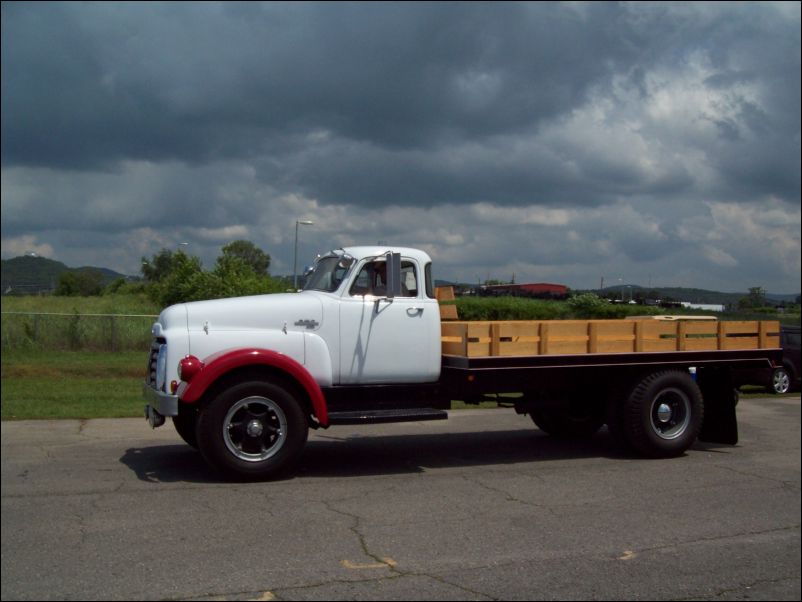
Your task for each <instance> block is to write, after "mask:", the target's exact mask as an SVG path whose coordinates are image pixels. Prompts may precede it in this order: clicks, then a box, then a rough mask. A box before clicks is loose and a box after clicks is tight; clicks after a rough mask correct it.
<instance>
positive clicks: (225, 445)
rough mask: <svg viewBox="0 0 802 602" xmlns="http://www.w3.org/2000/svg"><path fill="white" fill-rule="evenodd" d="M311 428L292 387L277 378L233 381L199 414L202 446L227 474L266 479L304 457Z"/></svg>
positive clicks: (280, 472)
mask: <svg viewBox="0 0 802 602" xmlns="http://www.w3.org/2000/svg"><path fill="white" fill-rule="evenodd" d="M308 433H309V427H308V424H307V420H306V416H305V414H304V412H303V410H302V408H301V405H300V404H299V403H298V400H297V399H296V397H295V395H294V394H293V393H292V389H291V388H289V387H286V386H284V385H283V384H280V383H275V382H264V381H250V382H243V383H239V384H236V385H234V386H232V387H231V388H229V389H226V390H224V391H223V392H221V393H220V394H219V395H218V396H217V397H215V398H214V399H212V400H211V402H210V403H209V404H208V405H206V406H205V407H204V408H203V409H202V410H201V412H200V415H199V417H198V425H197V435H198V448H199V449H200V452H201V454H203V457H204V458H205V460H206V461H207V462H208V463H209V464H210V465H211V466H212V467H213V468H214V469H216V470H217V471H219V472H220V473H222V474H223V475H224V476H226V477H228V478H232V479H237V480H262V479H270V478H276V477H279V476H283V475H285V474H287V473H288V472H289V471H291V470H292V468H294V466H295V464H296V462H297V461H298V459H299V458H300V455H301V452H302V450H303V447H304V444H305V443H306V438H307V436H308Z"/></svg>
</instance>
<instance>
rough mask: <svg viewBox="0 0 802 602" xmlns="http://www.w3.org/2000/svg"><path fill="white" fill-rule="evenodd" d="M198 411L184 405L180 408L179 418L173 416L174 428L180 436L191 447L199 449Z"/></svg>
mask: <svg viewBox="0 0 802 602" xmlns="http://www.w3.org/2000/svg"><path fill="white" fill-rule="evenodd" d="M197 425H198V409H197V408H195V407H194V406H190V405H186V404H182V405H181V406H179V408H178V416H173V426H174V427H175V430H176V432H177V433H178V434H179V436H180V437H181V438H182V439H183V440H184V441H185V442H186V443H187V444H188V445H190V446H191V447H194V448H195V449H198V434H197V430H196V427H197Z"/></svg>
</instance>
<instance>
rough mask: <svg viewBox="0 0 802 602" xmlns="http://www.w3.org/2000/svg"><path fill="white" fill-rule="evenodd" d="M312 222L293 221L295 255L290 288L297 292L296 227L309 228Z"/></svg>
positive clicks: (304, 220)
mask: <svg viewBox="0 0 802 602" xmlns="http://www.w3.org/2000/svg"><path fill="white" fill-rule="evenodd" d="M313 224H314V222H310V221H309V220H307V219H297V220H295V255H294V259H293V262H292V288H293V290H296V291H297V290H298V226H301V225H303V226H311V225H313Z"/></svg>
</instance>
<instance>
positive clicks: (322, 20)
mask: <svg viewBox="0 0 802 602" xmlns="http://www.w3.org/2000/svg"><path fill="white" fill-rule="evenodd" d="M801 71H802V69H801V67H800V3H798V2H792V3H768V2H760V3H754V4H753V3H737V4H730V3H726V2H715V3H711V4H704V3H689V4H684V3H667V4H661V3H653V2H649V3H636V4H618V3H602V2H591V3H588V4H584V3H574V2H571V3H566V4H557V3H554V4H552V3H535V4H518V3H512V4H507V3H503V2H493V3H492V4H483V3H473V2H471V3H464V4H463V3H455V4H452V3H431V4H429V3H417V2H416V3H399V4H395V3H380V4H370V3H367V2H358V3H354V4H350V3H345V4H340V3H333V2H332V3H329V2H325V3H321V4H316V3H290V4H281V3H268V4H257V3H245V4H239V3H237V2H225V3H219V4H218V3H202V4H201V3H191V2H188V3H184V2H181V3H164V4H161V3H148V2H135V3H131V4H127V3H116V2H115V3H75V4H72V3H58V4H48V3H38V2H37V3H28V2H25V3H20V4H16V3H13V2H3V3H2V256H3V258H4V259H7V258H10V257H14V256H17V255H22V254H24V253H25V252H29V251H33V252H37V253H39V254H40V255H42V256H45V257H49V258H52V259H56V260H59V261H62V262H64V263H66V264H67V265H69V266H73V267H77V266H82V265H96V266H102V267H109V268H113V269H115V270H118V271H120V272H123V273H128V274H136V273H138V272H139V267H140V263H141V257H142V256H147V257H150V256H152V255H153V254H155V253H157V252H158V251H159V250H160V249H162V248H170V249H177V248H179V245H181V243H189V244H188V245H187V246H185V247H184V246H182V247H181V248H186V249H187V250H188V251H189V252H190V253H193V254H195V255H198V256H200V257H201V259H202V260H203V262H204V265H205V266H207V267H212V266H213V264H214V260H215V258H216V257H217V256H218V255H219V253H220V248H221V247H222V246H223V245H225V244H227V243H229V242H231V241H232V240H236V239H248V240H251V241H253V242H254V243H255V244H257V245H258V246H259V247H261V248H262V249H264V250H265V251H267V252H268V253H270V255H271V256H272V257H273V266H272V268H271V271H272V272H273V273H277V274H286V273H291V272H292V266H293V243H294V236H295V222H296V220H298V219H306V220H312V221H313V222H314V225H311V226H301V229H300V247H299V248H300V257H299V264H301V265H303V264H308V263H310V262H311V260H312V258H313V257H314V256H315V254H316V253H317V252H322V251H324V250H327V249H330V248H335V247H339V246H344V245H350V244H374V243H377V242H379V241H381V243H386V244H388V245H390V244H398V245H406V246H416V247H421V248H423V249H425V250H427V251H428V252H429V253H430V254H431V255H432V257H433V258H434V259H435V261H436V269H435V275H436V277H438V278H442V279H451V280H461V281H467V282H477V281H478V280H485V279H486V278H488V277H491V278H497V279H509V278H511V277H512V275H513V274H514V275H515V279H516V282H543V281H547V282H558V283H563V284H567V285H569V286H571V287H574V288H595V287H598V286H599V284H600V281H601V278H604V283H605V285H606V286H607V285H615V284H619V283H633V284H641V285H643V286H647V285H649V284H651V285H653V286H686V287H700V288H708V289H717V290H725V291H745V290H746V289H747V288H748V287H752V286H763V287H765V288H766V289H768V290H769V291H770V292H776V293H798V292H799V291H800V114H801V113H802V108H801V105H800V89H802V84H801V83H800V72H801Z"/></svg>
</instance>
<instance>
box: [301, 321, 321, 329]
mask: <svg viewBox="0 0 802 602" xmlns="http://www.w3.org/2000/svg"><path fill="white" fill-rule="evenodd" d="M295 325H296V326H305V327H306V328H307V329H308V330H314V329H315V328H317V327H318V326H320V323H319V322H318V321H317V320H298V321H297V322H296V323H295Z"/></svg>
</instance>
